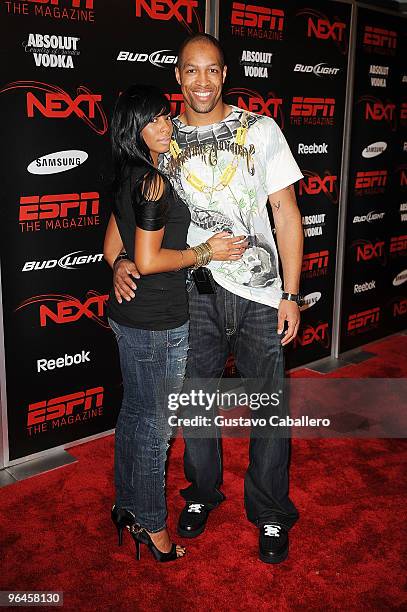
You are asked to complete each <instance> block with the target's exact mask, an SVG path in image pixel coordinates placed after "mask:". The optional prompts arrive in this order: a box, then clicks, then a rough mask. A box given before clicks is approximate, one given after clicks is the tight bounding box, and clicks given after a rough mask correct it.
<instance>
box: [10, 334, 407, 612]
mask: <svg viewBox="0 0 407 612" xmlns="http://www.w3.org/2000/svg"><path fill="white" fill-rule="evenodd" d="M368 350H369V351H372V352H375V353H377V355H378V356H377V357H374V358H372V359H370V360H369V361H367V362H364V363H363V364H359V365H353V366H347V367H345V368H343V369H341V370H339V371H337V372H335V373H334V375H335V376H350V377H352V378H359V377H370V376H372V377H377V376H378V377H386V376H391V377H403V378H405V377H407V337H406V336H402V335H399V336H393V337H392V338H389V339H387V340H385V341H382V342H377V343H375V344H372V345H370V346H369V347H368ZM300 374H301V373H298V372H297V373H296V374H295V376H299V375H300ZM302 374H305V375H307V374H308V375H309V372H302ZM330 376H332V374H331V375H330ZM246 449H247V441H246V440H241V439H227V440H225V444H224V463H225V479H224V492H225V493H226V496H227V501H226V503H224V504H223V505H222V506H221V507H220V508H219V509H217V510H216V511H214V512H213V513H212V514H211V516H210V519H209V522H208V527H207V531H206V532H205V534H203V535H202V536H200V537H199V538H198V539H196V540H193V541H184V543H185V544H186V545H187V550H188V552H187V557H186V558H185V559H183V560H181V561H177V562H175V563H171V564H168V565H159V564H158V563H155V562H154V561H153V559H152V557H151V556H150V555H149V554H148V551H147V550H145V549H144V550H143V551H142V552H143V555H142V559H141V561H140V562H136V561H135V559H134V558H133V553H134V550H133V546H132V541H131V540H130V538H127V539H126V540H125V545H124V546H123V547H122V548H121V549H120V548H118V547H117V544H116V534H115V532H114V530H113V527H112V525H111V523H110V517H109V513H110V506H111V503H112V499H113V485H112V455H113V437H112V436H108V437H105V438H102V439H100V440H97V441H94V442H90V443H87V444H83V445H81V446H77V447H74V448H72V449H71V450H70V452H71V454H72V455H74V456H75V457H76V458H77V459H78V461H77V463H75V464H71V465H69V466H66V467H64V468H61V469H59V470H56V471H54V472H51V473H47V474H43V475H40V476H37V477H35V478H31V479H29V480H26V481H23V482H20V483H17V484H15V485H12V486H9V487H6V488H3V489H0V496H1V508H2V520H1V550H2V557H3V561H2V569H1V579H0V589H3V590H5V589H8V590H9V589H10V590H17V589H24V590H28V589H33V590H53V589H54V590H59V591H64V600H65V604H64V607H63V610H66V611H68V610H69V611H71V610H72V611H78V610H79V611H81V610H86V611H87V610H92V611H93V610H97V611H99V610H100V611H105V610H118V611H126V612H127V611H129V612H130V611H138V610H143V611H144V610H158V611H160V612H161V611H163V612H167V611H172V610H181V611H187V610H188V611H189V610H198V609H199V610H209V611H212V610H218V609H219V608H221V609H223V610H227V611H229V610H234V611H235V610H239V611H240V610H242V611H243V610H245V611H246V610H250V611H251V610H258V611H260V610H261V611H263V610H264V611H266V610H273V611H275V612H279V611H286V610H290V611H291V610H295V611H297V610H312V611H314V610H315V611H318V610H321V611H327V610H341V611H346V612H348V611H353V610H355V611H356V610H358V611H359V610H363V611H365V610H380V611H382V610H405V609H407V599H406V596H405V593H404V590H403V587H404V584H405V575H406V567H405V564H404V567H403V562H404V561H405V542H406V528H405V515H406V506H407V503H406V496H405V494H406V476H405V474H406V465H405V459H406V445H405V442H404V441H402V440H294V441H293V457H292V467H291V494H292V497H293V499H294V501H295V503H296V505H297V507H298V508H299V510H300V513H301V518H300V521H299V522H298V523H297V525H296V526H295V527H294V529H293V530H292V532H291V548H290V556H289V559H288V560H287V561H286V562H285V563H283V564H281V565H278V566H268V565H265V564H263V563H261V562H260V561H258V559H257V532H256V530H255V528H254V527H253V526H252V525H251V524H250V523H248V522H247V520H246V519H245V516H244V511H243V480H242V476H243V473H244V469H245V466H246V464H247V450H246ZM181 455H182V441H181V440H176V441H175V443H174V445H173V447H172V452H171V458H170V462H169V469H168V500H169V527H170V529H172V531H173V532H174V523H175V521H176V516H177V513H178V511H179V510H180V509H181V507H182V503H181V499H180V497H179V495H178V494H177V490H178V489H179V488H180V487H182V486H183V484H184V480H183V475H182V456H181ZM403 464H404V465H403ZM126 535H127V534H126ZM178 540H179V541H181V539H180V538H178Z"/></svg>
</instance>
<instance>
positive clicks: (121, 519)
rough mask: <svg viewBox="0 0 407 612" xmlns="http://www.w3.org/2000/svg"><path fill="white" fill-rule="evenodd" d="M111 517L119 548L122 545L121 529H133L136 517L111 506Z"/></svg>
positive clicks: (122, 509)
mask: <svg viewBox="0 0 407 612" xmlns="http://www.w3.org/2000/svg"><path fill="white" fill-rule="evenodd" d="M111 516H112V521H113V523H114V524H115V526H116V529H117V534H118V536H119V546H121V545H122V543H123V529H126V527H127V528H128V529H130V528H131V527H133V525H135V523H136V517H135V516H134V514H133V513H132V512H130V510H126V509H125V508H116V506H113V508H112V513H111Z"/></svg>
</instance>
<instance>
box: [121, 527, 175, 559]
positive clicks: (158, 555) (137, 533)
mask: <svg viewBox="0 0 407 612" xmlns="http://www.w3.org/2000/svg"><path fill="white" fill-rule="evenodd" d="M130 535H131V537H132V538H133V540H134V543H135V545H136V559H137V561H140V556H141V555H140V544H146V546H147V547H148V548H149V550H150V551H151V554H152V555H153V557H154V559H155V560H156V561H160V562H161V563H165V562H166V561H175V560H176V559H181V557H183V556H184V555H177V545H176V544H173V545H172V547H171V550H170V551H169V552H167V553H165V552H162V551H161V550H159V549H158V548H157V546H156V545H155V544H154V542H153V541H152V539H151V537H150V535H149V534H148V533H147V531H146V530H145V529H143V527H140V525H133V527H130ZM184 554H185V553H184Z"/></svg>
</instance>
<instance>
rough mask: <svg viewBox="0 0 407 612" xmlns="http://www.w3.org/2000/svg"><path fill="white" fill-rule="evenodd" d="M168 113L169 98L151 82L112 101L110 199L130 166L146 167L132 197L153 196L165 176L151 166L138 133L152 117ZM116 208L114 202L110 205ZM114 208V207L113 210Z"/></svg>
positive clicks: (148, 154)
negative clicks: (112, 173)
mask: <svg viewBox="0 0 407 612" xmlns="http://www.w3.org/2000/svg"><path fill="white" fill-rule="evenodd" d="M169 113H170V103H169V100H168V99H167V98H166V97H165V96H164V94H163V93H162V92H161V91H160V90H159V89H158V88H157V87H154V86H153V85H132V86H131V87H129V88H128V89H126V91H124V92H123V93H122V94H121V95H120V96H119V98H118V99H117V101H116V104H115V107H114V110H113V116H112V121H111V141H112V154H113V164H114V180H113V196H114V199H113V201H114V202H115V200H116V196H117V194H118V192H119V191H120V188H121V185H122V183H123V180H124V179H125V178H126V175H128V172H129V170H131V168H135V167H140V168H146V172H143V173H142V174H141V176H140V178H139V179H138V181H137V182H136V185H135V188H134V195H135V197H136V199H138V198H140V197H145V195H146V194H150V196H151V194H153V197H152V198H151V199H155V197H154V193H156V192H157V186H158V185H159V182H158V181H157V179H158V178H159V177H160V176H161V177H162V178H163V180H164V185H165V186H167V185H168V179H167V178H166V177H165V176H164V175H163V174H162V173H161V172H160V171H159V170H158V169H157V168H156V167H155V166H154V163H153V160H152V157H151V154H150V150H149V148H148V147H147V145H146V143H145V142H144V139H143V137H142V135H141V130H142V129H143V128H145V127H146V125H147V124H148V123H150V121H152V120H153V119H154V117H159V116H160V115H168V114H169ZM113 206H114V209H116V206H115V204H114V205H113ZM116 210H117V209H116Z"/></svg>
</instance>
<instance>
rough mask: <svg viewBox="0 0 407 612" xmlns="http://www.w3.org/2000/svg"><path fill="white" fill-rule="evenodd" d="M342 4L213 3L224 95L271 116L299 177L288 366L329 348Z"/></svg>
mask: <svg viewBox="0 0 407 612" xmlns="http://www.w3.org/2000/svg"><path fill="white" fill-rule="evenodd" d="M350 16H351V7H350V5H349V4H344V3H336V2H326V1H323V0H321V1H317V2H309V1H306V0H305V1H304V2H303V1H299V2H284V1H278V0H276V1H273V2H272V3H270V2H265V1H264V2H260V1H259V2H236V1H234V0H222V1H221V2H220V18H219V40H220V42H221V43H222V44H223V46H224V48H225V49H226V54H227V63H228V79H227V83H226V88H225V93H226V95H225V99H226V101H228V102H230V103H232V104H236V105H237V106H241V107H243V108H247V109H248V110H251V111H254V112H256V113H260V114H262V115H267V116H269V117H272V118H273V119H275V121H277V123H278V124H279V126H280V127H281V129H282V130H283V132H284V135H285V137H286V139H287V141H288V143H289V145H290V147H291V151H292V152H293V154H294V157H295V158H296V160H297V163H298V165H299V166H300V168H301V170H302V173H303V175H304V178H303V179H302V180H301V181H299V183H297V185H296V194H297V200H298V203H299V207H300V210H301V214H302V223H303V230H304V236H305V241H304V259H303V268H302V280H301V289H302V292H303V293H304V295H305V299H306V305H305V309H304V310H303V313H302V325H301V329H300V331H299V333H298V336H297V338H296V340H295V342H294V345H293V346H292V348H290V349H289V350H288V351H287V362H288V366H290V367H295V366H298V365H301V364H304V363H307V362H311V361H313V360H315V359H319V358H321V357H325V356H327V355H330V353H331V338H332V314H333V313H332V308H333V300H334V283H335V258H336V239H337V224H338V201H339V184H340V179H341V176H340V174H341V155H342V138H343V127H344V109H345V96H346V80H347V65H348V48H349V33H350Z"/></svg>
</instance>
